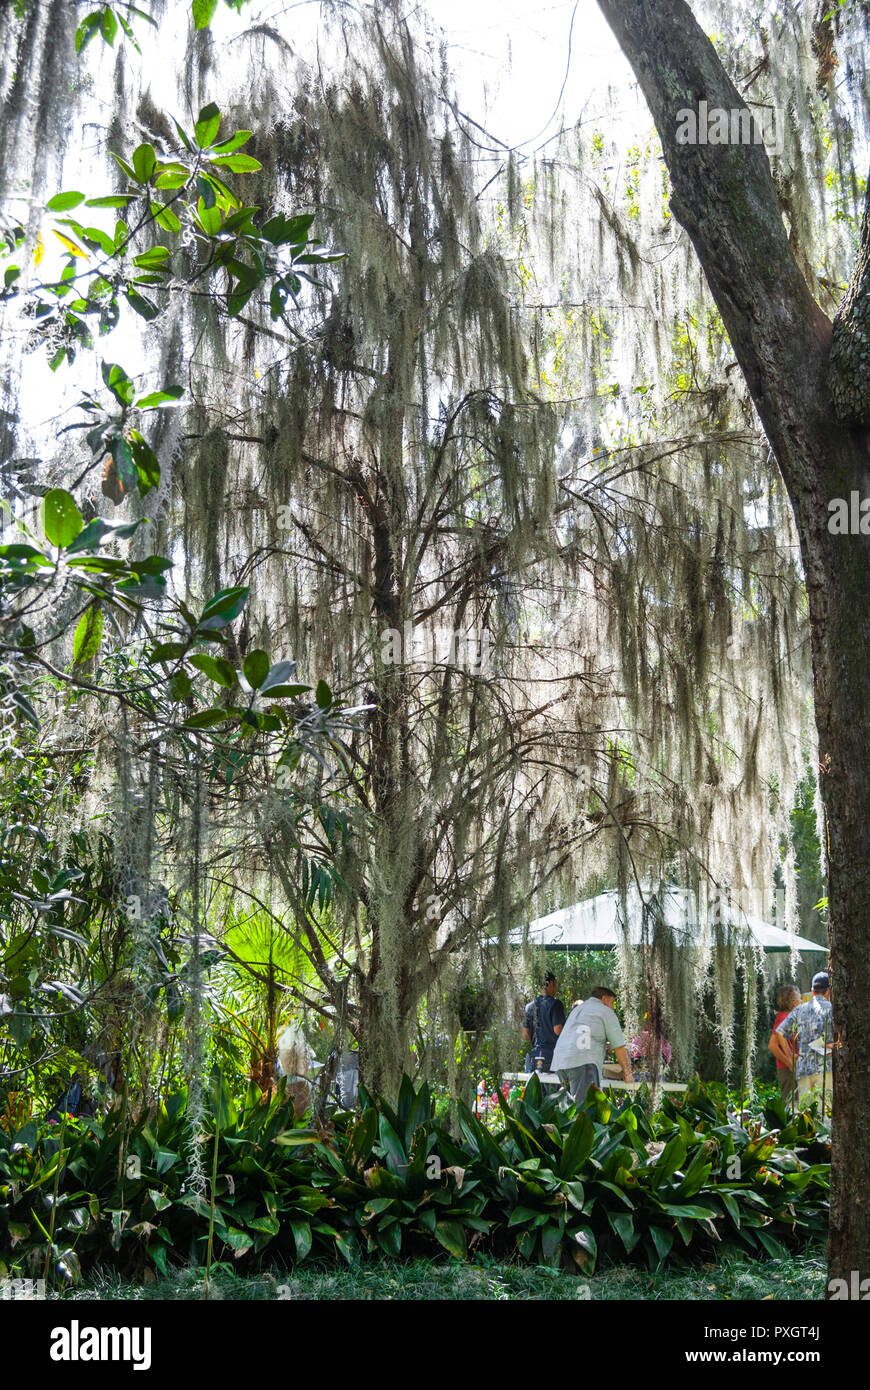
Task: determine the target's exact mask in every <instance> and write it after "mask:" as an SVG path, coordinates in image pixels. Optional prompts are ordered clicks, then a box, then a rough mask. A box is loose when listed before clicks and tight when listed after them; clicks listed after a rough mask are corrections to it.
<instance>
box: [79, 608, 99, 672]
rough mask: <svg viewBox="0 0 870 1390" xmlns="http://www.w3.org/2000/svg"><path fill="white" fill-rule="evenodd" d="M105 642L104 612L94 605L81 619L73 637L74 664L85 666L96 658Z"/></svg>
mask: <svg viewBox="0 0 870 1390" xmlns="http://www.w3.org/2000/svg"><path fill="white" fill-rule="evenodd" d="M102 640H103V610H102V609H101V608H100V607H99V605H98V604H96V603H92V604H91V605H90V607H89V608H88V609H86V611H85V612H84V613H83V614H82V616H81V618H80V619H79V622H78V626H77V627H76V630H75V635H74V637H73V663H74V665H76V666H80V665H83V664H84V662H86V661H90V659H91V657H94V656H96V654H97V652H98V651H99V649H100V643H101V642H102Z"/></svg>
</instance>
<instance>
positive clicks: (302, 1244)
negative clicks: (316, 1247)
mask: <svg viewBox="0 0 870 1390" xmlns="http://www.w3.org/2000/svg"><path fill="white" fill-rule="evenodd" d="M287 1224H288V1226H289V1227H290V1230H291V1231H292V1232H293V1240H294V1242H295V1245H296V1258H297V1259H298V1260H304V1259H305V1257H306V1255H307V1254H308V1253H309V1251H310V1250H311V1242H312V1235H311V1226H310V1224H309V1223H308V1222H307V1221H292V1220H288V1222H287Z"/></svg>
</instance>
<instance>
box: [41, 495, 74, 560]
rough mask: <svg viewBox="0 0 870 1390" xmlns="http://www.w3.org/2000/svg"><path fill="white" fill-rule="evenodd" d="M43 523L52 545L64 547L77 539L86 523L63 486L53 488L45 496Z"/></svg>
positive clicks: (47, 537)
mask: <svg viewBox="0 0 870 1390" xmlns="http://www.w3.org/2000/svg"><path fill="white" fill-rule="evenodd" d="M42 506H43V518H44V520H43V525H44V527H45V535H46V539H47V540H48V541H49V542H50V544H51V545H56V546H59V547H61V548H62V547H64V546H67V545H69V544H70V543H71V542H72V541H74V540H75V538H76V536H77V535H78V534H79V531H81V529H82V526H83V525H84V523H83V521H82V514H81V512H80V511H79V509H78V507H77V506H76V504H75V501H74V500H73V498H72V497H71V496H70V494H69V493H68V492H64V490H63V488H58V487H53V488H51V489H50V490H49V491H48V492H47V493H46V494H45V497H44V498H43V503H42Z"/></svg>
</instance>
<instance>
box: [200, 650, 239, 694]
mask: <svg viewBox="0 0 870 1390" xmlns="http://www.w3.org/2000/svg"><path fill="white" fill-rule="evenodd" d="M190 664H191V666H195V667H196V669H197V670H198V671H203V672H204V673H205V674H206V675H207V676H208V678H209V680H213V681H214V682H215V684H216V685H222V686H223V687H224V688H225V689H227V690H229V689H230V688H231V687H232V686H234V685H235V683H236V672H235V669H234V668H233V667H232V666H231V665H230V663H229V662H228V661H225V660H224V659H223V657H220V656H209V655H208V653H207V652H197V654H196V656H192V657H191V658H190Z"/></svg>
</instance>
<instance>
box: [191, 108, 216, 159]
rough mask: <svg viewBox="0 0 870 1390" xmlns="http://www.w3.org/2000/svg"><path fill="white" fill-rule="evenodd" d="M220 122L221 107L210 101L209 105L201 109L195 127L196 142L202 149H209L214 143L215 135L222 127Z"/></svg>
mask: <svg viewBox="0 0 870 1390" xmlns="http://www.w3.org/2000/svg"><path fill="white" fill-rule="evenodd" d="M220 123H221V113H220V107H219V106H215V104H214V102H213V101H210V102H209V104H208V106H204V107H203V108H202V110H201V111H200V113H199V116H198V117H197V120H196V124H195V125H194V127H193V133H194V136H195V137H196V143H197V144H198V145H199V147H200V149H201V150H205V149H208V147H209V146H210V145H212V144H214V141H215V137H216V136H217V133H218V130H219V129H220Z"/></svg>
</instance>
